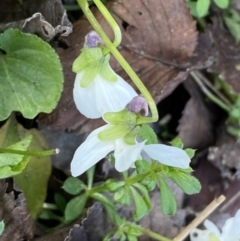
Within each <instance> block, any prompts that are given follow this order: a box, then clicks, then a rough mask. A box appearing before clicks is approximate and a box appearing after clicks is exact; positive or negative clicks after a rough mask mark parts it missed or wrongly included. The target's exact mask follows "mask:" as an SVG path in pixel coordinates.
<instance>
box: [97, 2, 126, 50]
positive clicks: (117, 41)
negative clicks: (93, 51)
mask: <svg viewBox="0 0 240 241" xmlns="http://www.w3.org/2000/svg"><path fill="white" fill-rule="evenodd" d="M93 2H94V3H95V5H96V6H97V7H98V9H99V11H100V12H101V13H102V15H103V16H104V18H105V19H106V20H107V22H108V23H109V25H110V27H111V28H112V30H113V32H114V36H115V39H114V41H113V45H114V46H115V47H118V46H119V45H120V43H121V41H122V33H121V30H120V28H119V26H118V24H117V22H116V21H115V19H114V18H113V17H112V15H111V14H110V13H109V11H108V10H107V8H106V7H105V6H104V4H103V3H102V2H101V1H100V0H93ZM107 52H109V50H107ZM107 52H105V53H104V54H106V53H107Z"/></svg>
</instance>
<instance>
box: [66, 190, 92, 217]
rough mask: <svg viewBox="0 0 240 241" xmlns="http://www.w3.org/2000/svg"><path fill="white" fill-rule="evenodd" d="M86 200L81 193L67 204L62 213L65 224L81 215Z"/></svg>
mask: <svg viewBox="0 0 240 241" xmlns="http://www.w3.org/2000/svg"><path fill="white" fill-rule="evenodd" d="M87 199H88V196H87V195H86V193H83V194H82V195H80V196H77V197H75V198H73V199H72V200H70V202H68V204H67V206H66V209H65V213H64V217H65V222H70V221H73V220H75V219H76V218H78V217H79V216H80V215H81V214H82V213H83V210H84V207H85V205H86V202H87Z"/></svg>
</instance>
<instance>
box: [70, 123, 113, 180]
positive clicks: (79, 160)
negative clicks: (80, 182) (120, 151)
mask: <svg viewBox="0 0 240 241" xmlns="http://www.w3.org/2000/svg"><path fill="white" fill-rule="evenodd" d="M107 126H108V125H105V126H102V127H100V128H98V129H96V130H94V131H93V132H92V133H91V134H90V135H89V136H88V138H87V139H86V140H85V141H84V142H83V143H82V144H81V145H80V146H79V147H78V149H77V150H76V152H75V154H74V156H73V160H72V162H71V173H72V176H74V177H76V176H79V175H81V174H82V173H84V172H85V171H87V170H88V169H89V168H90V167H92V166H93V165H95V164H96V163H97V162H98V161H100V160H101V159H102V158H104V157H105V156H106V155H107V154H108V153H109V152H111V151H113V150H114V142H108V141H107V142H102V141H100V140H99V139H98V138H97V134H98V133H99V132H100V131H102V130H104V129H105V128H106V127H107Z"/></svg>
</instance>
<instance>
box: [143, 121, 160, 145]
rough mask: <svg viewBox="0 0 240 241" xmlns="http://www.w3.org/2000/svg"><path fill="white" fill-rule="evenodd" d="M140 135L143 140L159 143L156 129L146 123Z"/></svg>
mask: <svg viewBox="0 0 240 241" xmlns="http://www.w3.org/2000/svg"><path fill="white" fill-rule="evenodd" d="M140 137H141V138H142V139H143V140H147V142H146V144H147V145H149V144H158V139H157V136H156V134H155V132H154V130H153V129H152V128H151V127H150V126H149V125H146V124H143V125H141V130H140Z"/></svg>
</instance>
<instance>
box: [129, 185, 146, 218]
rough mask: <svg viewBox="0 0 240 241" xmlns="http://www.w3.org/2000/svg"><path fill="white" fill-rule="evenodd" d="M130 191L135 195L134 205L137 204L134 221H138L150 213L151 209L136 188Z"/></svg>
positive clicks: (131, 188)
mask: <svg viewBox="0 0 240 241" xmlns="http://www.w3.org/2000/svg"><path fill="white" fill-rule="evenodd" d="M130 190H131V192H132V195H133V199H134V203H135V208H136V210H135V212H134V214H133V217H134V220H135V221H138V220H140V219H141V218H142V217H144V216H145V215H146V214H148V213H149V211H150V209H149V206H148V204H147V203H146V202H145V200H144V199H143V198H142V196H141V195H140V194H139V193H138V192H137V191H136V190H135V188H134V187H132V186H131V187H130Z"/></svg>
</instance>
